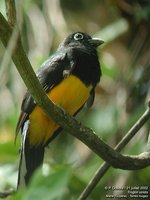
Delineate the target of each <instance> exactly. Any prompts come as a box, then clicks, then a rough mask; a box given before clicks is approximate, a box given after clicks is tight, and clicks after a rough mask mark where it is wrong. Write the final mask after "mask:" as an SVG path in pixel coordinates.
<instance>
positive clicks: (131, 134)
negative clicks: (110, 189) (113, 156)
mask: <svg viewBox="0 0 150 200" xmlns="http://www.w3.org/2000/svg"><path fill="white" fill-rule="evenodd" d="M149 107H150V101H149V102H148V108H147V110H146V111H145V113H144V114H143V115H142V116H141V117H140V118H139V120H138V121H137V122H136V123H135V124H134V125H133V126H132V127H131V129H130V130H129V131H128V132H127V133H126V134H125V136H124V137H123V138H122V139H121V141H120V142H119V143H118V144H117V145H116V147H115V148H114V149H115V150H116V151H118V152H120V151H121V150H122V149H123V148H124V147H125V146H126V145H127V144H128V142H129V141H130V140H131V139H132V138H133V137H134V136H135V135H136V133H137V132H138V131H139V130H140V128H141V127H142V126H143V124H144V123H145V122H146V121H147V115H149ZM145 117H146V119H145ZM110 166H111V165H110V164H109V163H107V162H104V163H103V164H102V165H101V166H100V167H99V168H98V170H97V171H96V173H95V175H94V177H93V178H92V179H91V181H90V182H89V184H88V185H87V186H86V188H85V189H84V190H83V192H82V193H81V195H80V196H79V198H78V200H85V199H86V198H87V197H88V196H89V195H90V193H91V192H92V191H93V189H94V188H95V186H96V185H97V184H98V182H99V181H100V180H101V178H102V177H103V176H104V175H105V173H106V172H107V170H108V169H109V168H110Z"/></svg>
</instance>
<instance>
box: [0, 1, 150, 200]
mask: <svg viewBox="0 0 150 200" xmlns="http://www.w3.org/2000/svg"><path fill="white" fill-rule="evenodd" d="M16 6H17V10H18V21H19V26H20V30H21V35H22V41H23V44H24V48H25V51H26V53H27V55H28V57H29V59H30V61H31V63H32V66H33V67H34V69H35V71H36V70H37V69H38V67H39V66H40V65H41V64H42V62H43V61H44V60H45V59H46V58H47V57H48V56H49V55H51V54H52V53H53V52H55V50H56V48H57V47H58V45H59V43H60V42H61V41H62V39H63V38H64V37H65V36H66V35H67V34H68V33H70V32H73V31H78V30H80V31H84V32H88V33H89V34H91V35H94V36H96V37H101V38H102V39H103V40H104V41H105V44H104V45H103V47H102V48H100V49H99V50H98V52H99V54H100V55H99V57H100V62H101V68H102V73H103V76H102V79H101V82H100V84H99V85H98V87H97V89H96V99H95V103H94V105H93V107H92V108H91V109H87V108H86V107H85V108H84V109H83V111H82V112H81V113H80V114H78V116H77V119H78V120H79V121H81V122H82V123H83V124H85V125H86V126H88V127H91V128H92V129H93V130H94V131H95V132H96V134H97V135H99V136H100V137H101V138H103V140H105V141H106V142H107V143H108V144H109V145H111V146H112V147H114V146H115V145H116V144H117V142H118V141H119V140H120V139H121V138H122V137H123V136H124V134H125V133H126V131H127V130H129V128H130V127H131V126H132V125H133V124H134V122H136V120H137V119H138V118H139V116H140V115H141V113H142V112H143V111H144V110H145V106H146V102H147V100H148V95H149V91H150V78H149V77H150V56H149V55H150V37H149V34H150V4H149V1H147V0H143V1H140V0H135V1H129V0H117V1H113V0H106V1H104V0H80V1H79V0H76V1H73V0H43V1H40V0H30V1H29V0H26V1H22V3H21V1H19V0H17V1H16ZM0 11H1V12H2V13H3V14H4V15H5V16H6V14H5V4H4V1H0ZM4 57H6V58H7V59H6V60H7V62H4ZM0 63H1V64H0V190H1V191H2V190H4V189H7V188H10V187H13V188H15V187H16V180H17V170H18V159H19V156H18V149H19V144H20V140H19V139H20V138H19V139H18V140H17V143H16V145H14V137H15V126H16V123H17V119H18V116H19V112H20V104H21V101H22V97H23V94H24V93H25V91H26V88H25V85H24V83H23V81H22V80H21V78H20V77H19V74H18V72H17V70H16V69H15V66H14V65H13V63H12V62H11V60H10V59H9V56H7V55H6V51H5V49H4V47H3V45H2V44H1V43H0ZM149 128H150V126H149V123H147V125H145V126H144V127H143V128H142V129H141V130H140V131H139V133H138V134H137V135H136V136H135V137H134V139H132V140H131V142H130V143H129V144H128V145H127V147H126V148H125V149H124V151H123V152H124V153H126V154H138V153H140V152H142V151H144V150H145V149H146V148H148V146H147V139H148V133H149ZM102 162H103V161H102V160H101V159H100V158H99V157H98V156H96V155H95V154H94V153H93V152H91V151H90V150H89V149H88V148H87V147H86V146H85V145H84V144H82V143H81V142H80V141H78V140H77V139H75V138H73V137H71V136H70V135H69V134H67V133H65V132H62V133H61V134H60V135H59V136H58V137H57V138H56V139H55V140H54V141H53V142H52V143H51V144H50V145H49V147H48V148H47V149H46V155H45V164H44V166H43V170H42V171H43V174H44V176H43V175H42V172H41V170H38V171H37V173H36V174H35V176H34V177H33V180H32V181H31V184H30V187H29V189H28V191H26V190H22V191H20V192H19V193H18V194H17V195H15V196H13V197H8V199H14V200H19V199H24V200H26V199H36V200H38V199H39V200H41V199H44V200H51V199H62V200H63V199H77V197H78V196H79V194H80V193H81V192H82V190H83V189H84V188H85V186H86V185H87V184H88V182H89V181H90V179H91V178H92V177H93V176H94V174H95V172H96V170H97V169H98V167H99V166H100V165H101V164H102ZM149 183H150V173H149V168H146V169H143V170H138V171H123V170H119V169H113V168H110V170H109V171H108V172H107V174H106V175H105V176H104V177H103V178H102V180H101V182H100V183H99V184H98V185H97V187H96V188H95V189H94V191H93V192H92V194H91V195H90V197H88V199H89V200H95V199H105V196H106V190H105V186H109V185H110V186H136V185H148V184H149ZM111 192H112V191H111ZM119 192H120V193H121V192H123V193H124V191H119Z"/></svg>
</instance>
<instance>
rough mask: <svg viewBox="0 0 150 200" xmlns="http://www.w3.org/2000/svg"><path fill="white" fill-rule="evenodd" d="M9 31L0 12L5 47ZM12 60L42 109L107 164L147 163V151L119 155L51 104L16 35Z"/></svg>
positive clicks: (0, 33)
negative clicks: (136, 154) (131, 154)
mask: <svg viewBox="0 0 150 200" xmlns="http://www.w3.org/2000/svg"><path fill="white" fill-rule="evenodd" d="M11 35H12V28H11V27H10V26H9V24H8V23H7V21H6V20H5V18H4V17H3V15H2V14H1V13H0V38H1V40H2V42H3V44H4V46H5V47H6V48H7V44H8V41H9V40H10V38H11ZM12 60H13V62H14V64H15V65H16V68H17V70H18V72H19V73H20V75H21V77H22V79H23V80H24V82H25V84H26V86H27V88H28V90H29V92H30V93H31V95H32V96H33V98H34V100H35V101H36V102H37V104H38V105H39V106H40V107H41V108H42V109H43V110H44V112H45V113H46V114H47V115H48V116H49V117H51V118H52V119H53V120H54V121H56V122H57V123H58V124H59V125H60V126H61V127H62V128H63V129H65V130H66V131H67V132H68V133H70V134H71V135H73V136H75V137H76V138H78V139H79V140H81V141H82V142H83V143H85V144H86V145H87V146H88V147H89V148H90V149H91V150H93V151H94V152H95V153H96V154H97V155H98V156H100V157H101V158H102V159H104V160H105V161H106V162H108V163H109V164H111V165H112V166H113V167H116V168H121V169H128V170H136V169H141V168H144V167H147V166H149V165H150V156H149V153H148V152H145V153H144V154H141V155H139V156H124V155H121V154H119V153H118V152H116V151H115V150H113V149H112V148H111V147H110V146H108V145H107V144H106V143H104V142H103V140H102V139H100V138H99V137H98V136H97V135H95V133H94V132H93V131H92V130H91V129H89V128H86V127H84V126H82V125H81V124H80V123H79V122H77V121H76V120H75V119H74V118H73V117H71V116H69V115H68V114H67V113H66V112H65V111H64V110H62V109H61V108H59V107H58V106H56V105H54V104H53V103H52V102H51V100H49V98H48V97H47V95H46V93H45V92H44V91H43V90H42V87H41V85H40V83H39V81H38V79H37V77H36V75H35V73H34V71H33V69H32V67H31V64H30V62H29V60H28V58H27V56H26V54H25V52H24V49H23V47H22V43H21V40H20V39H19V38H18V40H17V41H16V46H15V48H14V52H13V54H12ZM149 118H150V109H148V111H147V115H146V117H145V121H144V122H143V124H144V123H145V122H146V121H147V120H148V119H149Z"/></svg>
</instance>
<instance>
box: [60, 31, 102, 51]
mask: <svg viewBox="0 0 150 200" xmlns="http://www.w3.org/2000/svg"><path fill="white" fill-rule="evenodd" d="M103 43H104V41H102V40H101V39H98V38H92V37H91V36H90V35H88V34H87V33H83V32H75V33H72V34H70V35H69V36H68V37H67V38H65V39H64V41H63V42H62V43H61V45H60V47H59V48H61V47H77V48H78V47H79V48H91V49H94V50H95V49H96V48H97V47H98V46H99V45H101V44H103Z"/></svg>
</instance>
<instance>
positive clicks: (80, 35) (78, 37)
mask: <svg viewBox="0 0 150 200" xmlns="http://www.w3.org/2000/svg"><path fill="white" fill-rule="evenodd" d="M74 39H75V40H82V39H83V34H82V33H76V34H75V35H74Z"/></svg>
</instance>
